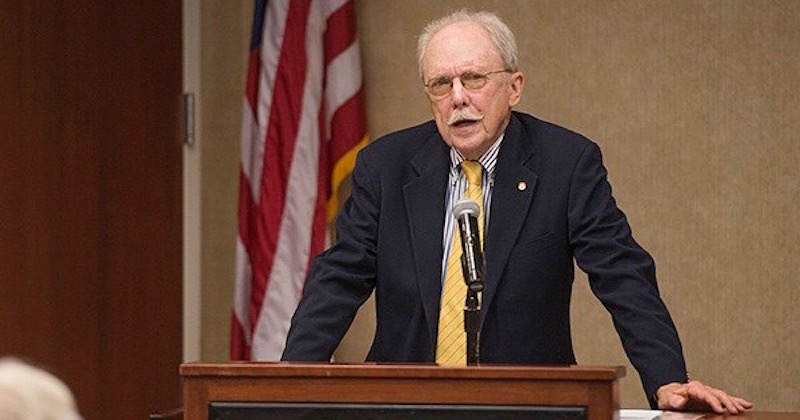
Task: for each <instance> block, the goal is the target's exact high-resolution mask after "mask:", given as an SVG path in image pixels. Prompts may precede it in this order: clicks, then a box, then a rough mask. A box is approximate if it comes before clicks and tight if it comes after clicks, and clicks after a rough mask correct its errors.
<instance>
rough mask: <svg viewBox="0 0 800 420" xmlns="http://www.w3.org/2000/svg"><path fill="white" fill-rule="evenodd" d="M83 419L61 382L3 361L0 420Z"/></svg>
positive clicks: (26, 366) (0, 367)
mask: <svg viewBox="0 0 800 420" xmlns="http://www.w3.org/2000/svg"><path fill="white" fill-rule="evenodd" d="M80 419H81V416H80V414H78V410H77V407H76V405H75V398H74V397H73V396H72V392H71V391H70V390H69V388H68V387H67V386H66V385H65V384H64V383H63V382H62V381H61V380H60V379H58V378H57V377H55V376H54V375H52V374H50V373H49V372H46V371H44V370H42V369H39V368H37V367H34V366H31V365H29V364H27V363H25V362H22V361H21V360H19V359H15V358H12V357H3V358H0V420H80Z"/></svg>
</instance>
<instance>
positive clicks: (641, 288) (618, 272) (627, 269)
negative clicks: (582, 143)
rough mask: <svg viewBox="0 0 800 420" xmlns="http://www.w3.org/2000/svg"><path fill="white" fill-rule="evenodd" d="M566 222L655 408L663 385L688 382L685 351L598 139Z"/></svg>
mask: <svg viewBox="0 0 800 420" xmlns="http://www.w3.org/2000/svg"><path fill="white" fill-rule="evenodd" d="M568 220H569V225H570V226H569V232H570V245H571V246H572V247H573V252H574V255H575V259H576V262H577V264H578V266H579V267H580V268H581V269H582V270H583V271H585V272H586V273H587V274H588V277H589V282H590V286H591V289H592V292H593V293H594V294H595V295H596V296H597V297H598V298H599V299H600V301H601V302H602V303H603V305H604V306H605V308H606V309H607V310H608V311H609V313H610V314H611V316H612V319H613V322H614V326H615V328H616V330H617V332H618V334H619V336H620V339H621V340H622V344H623V347H624V349H625V352H626V354H627V355H628V358H629V359H630V360H631V363H632V364H633V365H634V367H635V368H636V370H637V371H638V372H639V375H640V377H641V380H642V385H643V386H644V389H645V392H646V394H647V396H648V400H649V401H650V405H651V406H652V407H654V408H655V405H656V401H655V397H654V396H655V392H656V390H657V389H658V388H659V387H660V386H661V385H664V384H667V383H669V382H686V381H687V380H688V378H687V375H686V366H685V361H684V358H683V351H682V348H681V343H680V339H679V338H678V332H677V330H676V328H675V325H674V323H673V322H672V319H671V317H670V315H669V312H668V311H667V308H666V306H665V305H664V302H663V301H662V299H661V297H660V295H659V291H658V286H657V284H656V276H655V262H654V261H653V259H652V257H651V256H650V255H649V254H648V253H647V252H646V251H645V250H644V249H643V248H642V247H641V246H639V244H637V243H636V241H635V240H634V239H633V236H632V233H631V229H630V226H629V225H628V222H627V219H626V217H625V215H624V214H623V213H622V211H621V210H620V209H619V208H618V207H617V205H616V203H615V201H614V198H613V196H612V193H611V186H610V185H609V183H608V180H607V174H606V169H605V167H604V166H603V162H602V156H601V153H600V149H599V148H598V147H597V145H595V144H594V143H591V144H589V145H588V146H587V147H586V148H585V149H584V151H583V153H582V154H581V156H580V158H579V159H578V161H577V164H576V167H575V170H574V173H573V176H572V180H571V183H570V194H569V214H568Z"/></svg>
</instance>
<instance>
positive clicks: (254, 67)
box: [245, 48, 261, 121]
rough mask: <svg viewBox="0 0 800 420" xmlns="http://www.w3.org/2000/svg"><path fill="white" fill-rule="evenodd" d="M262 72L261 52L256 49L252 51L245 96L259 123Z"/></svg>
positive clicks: (255, 119) (254, 117)
mask: <svg viewBox="0 0 800 420" xmlns="http://www.w3.org/2000/svg"><path fill="white" fill-rule="evenodd" d="M260 71H261V51H260V50H259V48H256V49H254V50H252V51H250V59H249V62H248V65H247V87H246V91H245V95H246V96H247V103H248V104H250V112H251V113H252V114H253V121H258V113H257V112H256V109H257V108H256V106H257V105H256V101H258V75H259V72H260Z"/></svg>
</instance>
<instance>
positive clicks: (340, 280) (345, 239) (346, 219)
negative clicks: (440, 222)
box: [281, 153, 380, 361]
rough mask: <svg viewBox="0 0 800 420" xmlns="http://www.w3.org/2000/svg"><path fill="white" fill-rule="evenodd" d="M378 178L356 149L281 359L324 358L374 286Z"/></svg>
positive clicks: (339, 338)
mask: <svg viewBox="0 0 800 420" xmlns="http://www.w3.org/2000/svg"><path fill="white" fill-rule="evenodd" d="M377 185H378V182H377V180H375V179H374V178H372V176H371V173H370V170H369V168H368V164H367V163H366V161H365V158H364V154H363V153H360V154H359V155H358V158H357V159H356V165H355V168H354V170H353V176H352V193H351V196H350V198H349V199H348V200H347V201H346V202H345V205H344V207H343V208H342V211H341V212H340V214H339V217H338V218H337V221H336V234H337V241H336V244H335V245H334V246H332V247H331V248H330V249H329V250H328V251H326V252H324V253H322V254H320V255H319V256H318V257H316V258H315V259H314V261H313V262H312V264H311V267H310V270H309V274H308V277H307V279H306V283H305V290H304V292H303V297H302V299H301V300H300V303H299V305H298V307H297V310H296V311H295V314H294V316H293V317H292V323H291V327H290V329H289V334H288V337H287V341H286V348H285V349H284V352H283V356H282V357H281V359H282V360H291V361H328V360H330V358H331V356H332V355H333V352H334V351H335V350H336V348H337V346H338V345H339V342H340V341H341V339H342V337H343V336H344V334H345V333H346V332H347V329H348V328H349V327H350V324H351V323H352V322H353V318H354V317H355V315H356V312H357V310H358V308H359V307H360V306H361V305H362V304H363V303H364V301H366V300H367V298H368V297H369V295H370V294H371V293H372V290H373V288H374V286H375V264H376V241H377V239H376V235H377V231H378V230H377V228H378V214H379V213H378V203H380V197H379V188H378V187H377Z"/></svg>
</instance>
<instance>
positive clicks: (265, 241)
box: [248, 0, 311, 328]
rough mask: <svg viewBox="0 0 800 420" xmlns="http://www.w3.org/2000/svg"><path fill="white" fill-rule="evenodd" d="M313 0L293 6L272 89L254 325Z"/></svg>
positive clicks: (294, 125) (295, 122)
mask: <svg viewBox="0 0 800 420" xmlns="http://www.w3.org/2000/svg"><path fill="white" fill-rule="evenodd" d="M310 5H311V2H310V0H301V1H292V2H291V3H290V5H289V10H288V15H287V17H286V19H287V24H286V29H285V31H284V34H283V44H282V45H281V54H280V58H279V60H278V68H277V72H276V75H275V83H274V86H273V91H272V107H271V111H270V116H269V125H268V128H267V134H266V141H265V145H264V147H265V151H264V166H263V168H264V169H263V173H262V177H261V180H260V181H261V182H260V185H261V188H260V190H261V191H262V193H261V197H262V199H261V200H260V202H259V205H260V210H261V211H260V212H259V214H258V220H257V225H258V227H259V228H258V229H257V230H258V232H257V238H256V240H257V241H258V245H257V246H255V247H254V249H249V250H248V251H249V252H255V254H256V255H252V254H251V257H252V261H253V284H252V289H251V303H250V312H249V317H250V325H251V327H252V328H255V326H256V324H257V321H258V314H259V313H260V312H261V306H262V304H263V302H264V297H265V293H266V290H267V287H268V284H267V283H268V281H269V280H268V279H269V273H270V272H271V270H272V264H273V261H274V257H275V250H276V248H277V243H278V233H279V231H280V223H281V220H282V218H283V208H284V204H285V200H286V184H287V181H288V178H289V168H290V166H291V162H292V154H293V153H294V146H295V142H296V141H297V130H298V126H299V123H300V115H301V112H302V105H303V101H302V98H303V90H304V84H305V76H306V65H307V63H306V55H305V54H304V53H302V52H303V51H305V47H306V46H305V43H306V25H307V22H308V14H309V10H310Z"/></svg>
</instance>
